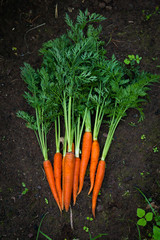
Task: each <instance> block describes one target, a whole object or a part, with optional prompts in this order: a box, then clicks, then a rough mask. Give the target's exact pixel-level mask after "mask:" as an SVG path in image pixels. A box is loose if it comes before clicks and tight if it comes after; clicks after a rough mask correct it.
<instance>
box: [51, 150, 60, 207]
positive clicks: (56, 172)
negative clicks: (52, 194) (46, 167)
mask: <svg viewBox="0 0 160 240" xmlns="http://www.w3.org/2000/svg"><path fill="white" fill-rule="evenodd" d="M53 165H54V177H55V184H56V189H57V193H58V198H59V203H60V206H61V207H62V187H61V176H62V154H61V153H60V152H57V153H55V155H54V162H53Z"/></svg>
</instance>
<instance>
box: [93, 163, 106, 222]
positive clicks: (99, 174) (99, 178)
mask: <svg viewBox="0 0 160 240" xmlns="http://www.w3.org/2000/svg"><path fill="white" fill-rule="evenodd" d="M104 174H105V161H103V160H100V161H99V164H98V168H97V173H96V180H95V184H94V188H93V195H92V214H93V216H94V218H95V209H96V203H97V197H98V193H99V191H100V189H101V186H102V182H103V178H104Z"/></svg>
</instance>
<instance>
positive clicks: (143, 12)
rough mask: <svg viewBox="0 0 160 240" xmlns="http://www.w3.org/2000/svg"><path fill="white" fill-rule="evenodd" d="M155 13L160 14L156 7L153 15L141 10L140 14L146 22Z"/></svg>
mask: <svg viewBox="0 0 160 240" xmlns="http://www.w3.org/2000/svg"><path fill="white" fill-rule="evenodd" d="M157 13H158V14H160V11H159V6H156V7H155V10H154V12H153V13H151V12H149V11H148V10H144V9H143V10H142V14H143V16H144V19H145V20H146V21H148V20H150V18H151V17H152V16H153V15H155V14H157Z"/></svg>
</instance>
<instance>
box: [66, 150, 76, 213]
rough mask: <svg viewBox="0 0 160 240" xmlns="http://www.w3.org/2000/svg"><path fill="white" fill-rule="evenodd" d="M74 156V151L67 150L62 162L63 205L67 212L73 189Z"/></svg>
mask: <svg viewBox="0 0 160 240" xmlns="http://www.w3.org/2000/svg"><path fill="white" fill-rule="evenodd" d="M74 165H75V157H74V153H72V152H67V153H66V157H65V162H64V206H65V210H66V212H68V209H69V206H70V202H71V195H72V189H73V177H74Z"/></svg>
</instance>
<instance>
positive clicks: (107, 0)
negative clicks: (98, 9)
mask: <svg viewBox="0 0 160 240" xmlns="http://www.w3.org/2000/svg"><path fill="white" fill-rule="evenodd" d="M111 1H112V0H104V2H105V3H107V4H108V3H110V2H111Z"/></svg>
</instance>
